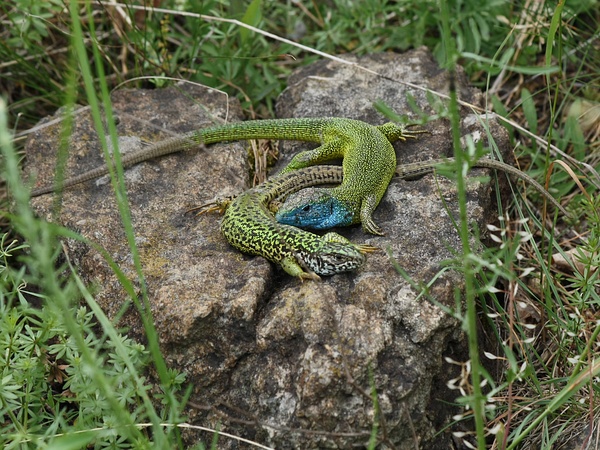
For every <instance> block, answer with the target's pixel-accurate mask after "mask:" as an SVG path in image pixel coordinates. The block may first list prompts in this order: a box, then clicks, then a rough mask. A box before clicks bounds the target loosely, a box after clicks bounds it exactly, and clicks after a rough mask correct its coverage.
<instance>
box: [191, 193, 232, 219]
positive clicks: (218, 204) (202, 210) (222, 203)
mask: <svg viewBox="0 0 600 450" xmlns="http://www.w3.org/2000/svg"><path fill="white" fill-rule="evenodd" d="M234 198H235V197H233V196H230V197H225V198H219V199H216V200H213V201H212V202H209V203H205V204H204V205H199V206H193V207H191V208H189V209H188V210H187V211H186V212H188V213H189V212H192V211H198V212H197V213H196V215H197V216H200V215H202V214H207V213H211V212H215V211H216V212H218V213H219V214H223V213H224V212H225V211H226V210H227V207H228V206H229V205H230V204H231V202H232V201H233V199H234Z"/></svg>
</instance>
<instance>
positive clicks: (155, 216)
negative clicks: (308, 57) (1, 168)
mask: <svg viewBox="0 0 600 450" xmlns="http://www.w3.org/2000/svg"><path fill="white" fill-rule="evenodd" d="M345 58H347V59H352V60H354V61H356V62H357V63H359V64H360V65H363V66H367V67H368V68H369V69H371V70H374V71H377V72H380V73H383V74H385V75H386V76H387V77H388V78H389V79H382V78H379V77H376V76H375V75H372V74H369V73H366V72H364V71H361V70H358V69H357V68H356V67H354V66H345V65H341V64H339V63H335V62H331V61H321V62H318V63H315V64H313V65H311V66H308V67H304V68H301V69H299V70H298V71H297V72H296V73H295V74H294V75H293V76H292V77H290V82H289V87H288V88H287V89H286V90H285V92H284V93H283V94H282V95H281V97H280V99H279V102H278V107H277V111H278V115H279V116H280V117H303V116H313V117H316V116H343V117H349V118H354V119H361V120H365V121H367V122H371V123H374V124H380V123H383V122H384V121H385V119H384V118H383V117H381V116H380V115H379V114H378V113H376V112H375V110H374V109H373V107H372V103H373V102H374V101H376V100H378V99H382V100H384V101H385V102H386V103H387V104H388V105H390V106H391V107H392V108H394V109H395V110H396V111H399V112H408V111H409V108H408V105H407V102H406V98H405V97H406V93H407V92H408V91H410V93H411V94H412V95H413V96H414V97H415V99H416V102H417V103H418V104H419V105H420V107H421V108H423V109H424V110H426V111H429V110H431V108H430V107H429V106H428V104H427V101H426V96H425V94H424V93H423V92H421V91H416V90H412V89H407V88H406V87H405V86H404V85H402V84H399V83H397V82H395V81H392V80H403V81H410V82H413V83H416V84H419V85H421V86H425V87H428V88H430V89H435V90H438V91H442V92H447V84H448V82H447V74H446V73H445V72H444V71H442V70H441V69H440V68H439V67H438V66H437V65H436V64H435V63H434V61H433V59H432V58H431V56H430V55H429V54H428V53H427V52H426V51H425V50H422V49H418V50H415V51H411V52H408V53H405V54H403V55H397V54H392V53H389V54H378V55H372V56H368V57H363V58H354V59H353V58H352V57H350V56H345ZM458 85H459V88H460V95H461V98H462V99H463V100H465V101H469V102H471V103H475V104H478V103H480V94H479V93H478V92H477V91H476V90H474V89H471V88H469V87H468V84H467V82H466V79H465V77H464V76H462V75H461V76H459V79H458ZM113 101H114V108H115V110H116V112H117V113H118V115H119V118H120V123H119V133H120V135H121V136H122V139H123V141H122V142H126V141H127V140H131V137H132V136H133V137H136V138H137V137H139V138H143V139H146V140H149V141H157V140H159V139H163V138H166V137H168V135H167V134H164V133H163V132H157V131H156V128H155V127H158V128H160V129H167V130H169V131H170V132H173V133H183V132H186V131H189V130H192V129H195V128H198V127H202V126H206V125H208V124H209V123H214V118H215V117H218V118H221V119H222V118H223V114H224V113H225V111H226V110H227V108H226V102H225V100H223V98H222V97H220V96H219V95H218V94H217V93H215V92H212V91H208V92H207V91H206V90H204V89H199V88H195V87H190V86H188V85H180V86H177V87H173V88H168V89H164V90H154V91H144V90H121V91H118V92H116V93H115V94H114V96H113ZM240 117H241V113H240V109H239V106H238V105H237V103H236V102H234V101H231V102H230V104H229V120H239V119H240ZM462 124H463V129H464V134H467V133H471V134H477V133H479V134H480V135H481V136H485V132H483V130H482V128H481V127H480V125H479V124H478V123H477V121H475V120H474V119H473V116H472V115H470V112H469V111H467V110H465V111H463V123H462ZM427 129H428V130H429V131H430V133H431V134H429V135H423V136H421V137H419V139H417V140H415V141H411V142H406V143H397V144H396V148H397V150H398V160H399V163H405V162H416V161H422V160H425V159H429V158H438V157H444V156H450V155H451V152H452V145H451V134H450V129H449V124H448V123H447V122H446V121H444V120H439V121H437V122H434V123H430V124H428V125H427ZM492 132H493V135H494V138H495V140H496V143H497V144H498V145H499V146H500V148H501V150H503V151H504V152H507V149H508V140H507V136H506V134H505V133H504V132H503V131H502V129H501V128H500V127H499V126H497V124H492ZM59 133H60V125H52V126H50V127H48V128H45V129H42V130H40V131H39V132H37V133H36V134H35V135H33V136H32V137H31V139H30V141H29V142H28V145H27V150H26V151H27V163H28V168H29V171H33V170H35V171H36V172H37V173H38V174H39V180H40V181H39V182H38V184H39V185H41V184H45V183H44V182H48V181H50V180H51V179H52V174H53V171H54V161H55V153H56V149H57V148H58V139H59ZM70 146H71V147H70V156H69V161H68V170H69V172H70V173H74V172H80V171H83V170H87V169H90V168H93V167H95V166H97V165H99V164H101V163H102V158H101V156H100V147H99V144H98V142H97V138H96V134H95V132H94V130H93V127H92V125H91V121H90V118H89V115H88V114H87V113H83V114H81V115H79V116H78V118H77V120H76V122H75V129H74V131H73V134H72V137H71V143H70ZM303 148H307V146H306V144H298V143H285V144H283V145H281V149H282V155H283V158H282V162H281V163H280V164H281V165H282V164H284V163H285V162H286V161H287V160H289V158H290V157H291V155H292V154H293V153H294V152H296V151H299V150H300V149H303ZM246 160H247V151H246V148H245V146H244V145H243V143H241V144H240V143H229V144H221V145H214V146H210V147H208V148H206V149H203V150H192V151H188V152H185V153H182V154H177V155H172V156H169V157H165V158H162V159H160V160H155V161H149V162H144V163H141V164H139V165H137V166H135V167H133V168H131V169H129V170H127V171H126V184H127V192H128V195H129V204H130V207H131V211H132V221H133V225H134V228H135V232H136V242H137V245H138V248H139V251H140V255H141V261H142V265H143V267H144V274H145V276H146V280H147V284H148V292H149V301H150V304H151V305H152V312H153V314H154V317H155V320H156V326H157V329H158V332H159V335H160V342H161V346H162V349H163V351H164V354H165V356H166V358H167V360H168V362H169V364H170V365H171V366H173V367H176V368H178V369H179V370H183V371H185V372H186V373H187V375H188V380H189V381H190V382H191V383H193V386H194V391H193V395H192V398H191V403H192V404H193V405H194V407H191V408H190V409H189V410H188V412H189V414H190V421H191V422H192V423H194V424H197V425H203V426H213V427H214V426H217V423H220V424H221V425H220V429H221V430H223V431H226V432H229V433H233V434H237V435H240V436H243V437H245V438H248V439H254V440H256V441H258V442H260V443H262V444H264V445H269V446H273V447H277V448H298V449H310V448H350V447H352V446H356V445H358V446H360V445H364V444H366V443H367V442H368V439H369V435H370V433H371V431H372V429H373V426H374V425H373V423H374V417H375V414H374V411H373V402H372V398H371V394H370V392H371V388H372V385H373V386H374V387H375V388H376V391H377V396H378V402H379V405H380V408H381V411H382V417H381V420H380V421H379V432H378V433H379V434H378V435H379V437H380V439H381V440H382V444H381V448H386V447H388V448H391V447H392V446H394V447H395V448H398V449H405V448H406V449H409V448H410V449H413V448H416V447H421V448H449V446H450V443H449V442H450V440H451V438H450V435H449V434H448V432H445V433H441V434H440V435H436V433H437V432H438V431H440V430H442V428H443V427H444V426H445V425H446V423H447V422H448V420H449V417H450V416H451V415H452V414H456V413H457V412H458V411H457V410H456V409H454V408H452V407H451V406H450V404H449V402H452V401H453V400H454V399H455V398H456V396H457V393H455V392H450V391H448V390H447V389H446V387H445V384H446V382H447V381H448V379H450V378H452V377H453V376H455V374H453V373H452V371H453V370H454V367H449V364H448V363H446V362H445V361H444V357H452V358H454V359H456V360H463V361H464V360H465V359H466V358H467V352H466V344H465V339H464V336H463V333H462V332H461V329H460V324H459V323H458V322H457V321H456V320H455V319H453V318H451V317H450V316H448V315H446V314H445V313H443V312H442V311H441V310H440V308H438V307H437V306H435V305H433V304H432V303H430V302H429V301H427V300H426V299H425V297H423V296H419V292H418V291H417V290H415V289H413V288H412V287H411V285H410V284H409V283H408V282H407V281H405V280H404V278H403V277H402V276H400V275H399V274H398V272H397V271H396V270H395V268H394V266H393V264H392V261H391V260H392V259H393V260H394V261H396V262H397V264H399V265H400V266H401V267H402V268H403V269H404V270H405V271H406V272H408V274H409V275H410V276H411V277H413V279H414V281H415V282H416V283H422V284H426V283H428V282H429V281H430V280H431V279H432V278H433V277H434V276H435V275H436V274H437V273H438V272H439V271H440V269H441V268H442V265H441V264H442V262H443V261H444V260H446V259H449V258H451V257H452V253H451V251H452V249H459V248H460V240H459V237H458V233H457V231H456V230H455V228H454V226H453V225H452V221H451V220H450V215H453V216H454V217H456V216H457V211H458V204H457V197H456V189H455V183H454V182H452V181H450V180H447V179H445V178H443V177H436V176H434V175H428V176H425V177H423V178H422V179H420V180H416V181H398V180H395V181H393V182H392V184H391V185H390V188H389V190H388V193H387V194H386V196H385V197H384V200H383V202H382V204H381V205H380V206H379V208H378V210H377V211H376V214H375V220H376V222H377V223H378V224H379V225H381V226H382V227H383V229H384V230H385V232H386V236H383V237H378V236H367V235H365V234H364V233H363V232H362V230H361V229H360V227H353V228H349V229H344V230H340V231H341V233H343V234H345V235H346V236H347V237H349V238H350V239H351V240H353V241H354V242H362V243H368V244H371V245H375V246H378V247H380V248H381V249H383V250H384V251H382V252H380V253H376V254H371V255H369V260H368V262H367V264H366V265H365V266H364V267H363V268H362V269H361V270H359V271H358V272H356V273H351V274H343V275H336V276H334V277H331V278H327V279H324V280H323V281H322V282H318V283H317V282H312V281H310V282H301V281H299V280H297V279H292V278H290V277H289V276H287V275H286V274H285V273H283V272H282V271H281V270H280V269H278V268H276V267H274V266H273V265H271V264H270V263H268V262H267V261H266V260H264V259H262V258H259V257H249V256H246V255H242V254H240V253H238V252H236V251H235V250H233V249H232V248H230V247H229V246H228V245H227V243H226V242H225V240H224V239H223V237H222V236H221V235H220V232H219V217H218V216H216V215H203V216H200V217H196V216H194V215H192V214H189V213H186V210H187V209H188V208H189V207H190V206H192V205H198V204H202V203H205V202H208V201H210V200H212V199H214V198H215V197H221V196H225V195H229V194H232V193H235V192H238V191H240V190H242V189H243V188H245V187H248V184H247V181H248V173H249V168H248V166H247V162H246ZM486 173H487V172H486V171H483V170H477V171H474V174H476V175H485V174H486ZM500 178H502V177H500ZM492 197H493V195H492V189H491V187H490V185H489V184H488V183H482V182H479V181H477V182H473V183H470V184H469V192H468V210H469V217H470V220H471V221H472V222H473V223H474V224H476V225H477V226H478V227H479V229H481V230H484V229H485V228H484V226H485V224H486V223H487V222H489V221H492V219H493V218H494V217H495V216H496V215H497V213H496V212H495V207H494V204H493V201H492ZM442 198H443V200H442ZM32 204H33V205H34V207H35V209H36V211H37V212H38V213H39V214H40V215H41V216H43V217H47V218H49V219H50V218H51V217H52V197H51V196H44V197H40V198H36V199H33V200H32ZM62 205H63V206H62V209H61V211H60V215H59V216H58V220H59V221H60V222H61V223H62V224H64V225H66V226H68V227H70V228H73V229H75V230H77V231H78V232H80V233H81V234H82V235H84V236H86V237H88V238H90V239H93V240H95V241H96V242H98V243H99V244H101V245H102V246H103V247H104V248H106V249H107V251H108V252H109V254H110V255H111V256H112V257H113V258H114V259H115V260H116V262H117V263H118V264H119V265H120V266H121V267H122V268H123V270H124V271H125V273H126V274H127V275H128V276H130V277H132V278H135V271H134V267H133V264H132V256H131V251H130V249H129V247H128V245H127V242H126V239H125V236H124V232H123V231H122V230H123V227H122V225H121V219H120V217H119V214H118V211H117V208H116V206H115V201H114V198H113V195H112V190H111V187H110V184H107V183H104V184H102V183H98V182H89V183H85V184H83V185H81V186H78V187H74V188H72V189H70V190H68V191H66V192H65V194H64V200H63V203H62ZM65 245H66V248H67V252H68V254H69V257H70V258H71V260H73V261H74V263H75V265H76V266H77V267H78V268H79V270H80V272H81V274H82V276H83V277H84V279H85V281H87V282H88V283H94V284H95V285H97V286H98V294H97V297H96V298H97V300H98V302H99V303H100V304H101V305H102V307H103V308H104V309H105V310H106V311H107V312H108V314H109V315H111V316H114V315H115V314H117V313H118V311H119V310H120V308H121V307H122V306H123V305H124V304H125V303H126V301H127V297H126V295H125V293H124V291H123V289H122V288H121V287H120V286H119V283H118V281H117V279H116V277H115V275H114V274H113V273H112V271H111V270H110V268H109V266H108V264H107V263H106V262H105V261H104V260H103V259H102V258H101V257H100V255H99V254H98V253H97V252H95V251H93V250H91V249H89V248H87V247H85V246H84V245H82V244H80V243H77V242H71V241H67V242H66V243H65ZM462 284H463V283H462V279H461V277H460V276H459V274H457V273H455V272H453V271H449V270H448V271H445V272H444V273H443V275H441V276H439V277H437V278H436V280H435V282H434V283H433V284H432V286H431V287H430V289H429V292H428V295H429V296H430V297H432V298H434V299H436V300H437V301H438V302H440V303H441V304H444V305H448V306H453V305H454V302H455V300H454V298H455V292H456V290H457V289H459V290H460V289H461V286H462ZM120 325H123V326H128V327H130V330H131V331H130V332H131V334H132V335H133V336H136V337H137V338H139V339H142V340H143V333H142V331H141V326H140V323H139V320H138V316H137V313H136V312H135V311H133V309H132V308H130V309H129V311H128V312H127V313H126V314H125V315H124V317H123V319H122V322H121V323H120ZM384 430H385V431H384ZM185 436H186V439H187V440H188V442H193V441H194V440H195V439H199V438H200V437H202V438H204V439H207V436H206V435H196V434H195V433H194V432H191V431H189V432H186V433H185ZM415 440H416V442H415ZM219 446H220V448H243V447H244V446H242V445H240V444H238V443H236V442H235V441H231V440H227V439H225V438H221V439H220V441H219Z"/></svg>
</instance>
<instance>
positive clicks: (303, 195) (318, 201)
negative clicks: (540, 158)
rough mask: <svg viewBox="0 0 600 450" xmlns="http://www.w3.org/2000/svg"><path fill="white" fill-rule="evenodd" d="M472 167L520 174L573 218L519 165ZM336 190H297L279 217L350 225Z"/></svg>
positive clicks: (489, 162)
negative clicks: (517, 166) (518, 166)
mask: <svg viewBox="0 0 600 450" xmlns="http://www.w3.org/2000/svg"><path fill="white" fill-rule="evenodd" d="M453 162H454V158H448V159H434V160H430V161H422V162H417V163H412V164H404V165H399V166H398V167H397V169H396V174H397V175H399V176H400V177H401V178H405V179H407V178H414V177H417V176H421V175H425V174H427V173H431V172H434V171H435V169H436V167H437V166H439V165H441V164H444V163H453ZM472 166H473V167H483V168H487V169H495V170H500V171H502V172H505V173H507V174H510V175H514V176H516V177H517V178H519V179H521V180H523V181H525V182H526V183H528V184H530V185H531V186H533V187H534V188H535V189H536V190H537V191H538V192H539V193H540V194H541V195H542V196H544V197H545V198H546V199H547V200H548V201H549V202H550V203H551V204H552V205H553V206H554V207H555V208H557V209H558V210H559V211H560V212H561V213H562V214H564V215H565V216H566V217H569V213H568V212H567V211H566V210H565V208H563V207H562V205H561V204H560V203H559V202H558V201H557V200H556V199H555V198H554V197H552V195H550V193H549V192H548V191H547V190H546V189H544V188H543V187H542V185H540V184H539V183H538V182H537V181H535V180H534V179H533V178H531V177H530V176H529V175H527V174H526V173H523V172H521V171H520V170H519V169H517V168H516V167H513V166H511V165H509V164H506V163H503V162H501V161H496V160H493V159H488V158H481V159H479V160H477V161H475V162H474V163H473V164H472ZM334 191H335V188H334V189H327V188H319V187H312V188H307V189H303V190H301V191H299V192H296V193H294V194H292V195H290V196H289V197H287V199H285V201H283V202H278V203H277V205H276V206H277V213H276V215H275V218H276V220H277V221H279V222H281V223H282V224H287V225H293V226H297V227H301V228H308V229H315V230H326V229H329V228H333V227H335V226H347V225H351V224H352V223H355V222H353V221H352V218H353V216H352V212H351V211H350V212H349V211H348V209H347V207H346V205H345V204H342V203H341V202H340V201H339V196H337V195H335V193H334Z"/></svg>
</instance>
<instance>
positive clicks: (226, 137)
mask: <svg viewBox="0 0 600 450" xmlns="http://www.w3.org/2000/svg"><path fill="white" fill-rule="evenodd" d="M415 133H416V132H409V131H406V130H405V128H402V127H400V126H398V125H395V124H393V123H387V124H385V125H381V126H379V127H375V126H373V125H369V124H367V123H365V122H361V121H358V120H352V119H343V118H335V117H331V118H300V119H272V120H253V121H246V122H237V123H231V124H227V125H221V126H215V127H209V128H202V129H199V130H195V131H192V132H189V133H186V134H183V135H181V136H176V137H173V138H170V139H166V140H164V141H160V142H157V143H155V144H153V145H150V146H149V147H145V148H142V149H140V150H137V151H135V152H132V153H128V154H125V155H123V157H122V159H121V162H122V164H123V167H129V166H132V165H134V164H137V163H140V162H142V161H146V160H148V159H153V158H157V157H160V156H164V155H168V154H171V153H176V152H179V151H183V150H188V149H191V148H194V147H197V146H198V145H200V144H214V143H217V142H224V141H234V140H242V139H289V140H298V141H307V142H315V143H318V144H321V145H320V146H319V147H318V148H316V149H314V150H309V151H306V152H302V153H299V154H298V155H296V156H295V157H294V158H293V160H292V161H291V162H290V165H288V167H287V168H286V169H284V171H290V170H293V169H297V168H300V167H306V166H308V165H311V164H315V163H317V162H324V161H326V160H328V159H335V158H341V157H344V171H345V173H346V174H347V175H346V177H345V179H344V182H343V189H342V196H341V198H342V199H344V198H346V197H349V198H352V199H353V201H356V202H358V204H361V202H362V204H363V205H362V206H360V208H361V211H360V212H361V218H363V223H364V224H365V228H366V229H368V230H370V231H377V229H378V228H377V226H376V225H375V224H373V223H372V219H371V215H372V213H373V211H374V209H375V207H376V206H377V204H378V203H379V200H381V197H382V196H383V194H384V193H385V190H386V189H387V185H388V184H389V181H390V179H391V177H392V175H393V173H394V167H395V166H396V155H395V153H394V149H393V148H392V146H391V144H390V140H397V139H405V138H407V137H414V136H415ZM386 137H387V139H386ZM108 172H109V170H108V166H107V165H103V166H100V167H97V168H95V169H92V170H90V171H87V172H84V173H82V174H79V175H77V176H74V177H71V178H67V179H66V180H64V181H63V182H62V184H61V185H60V189H64V188H67V187H70V186H73V185H76V184H79V183H83V182H85V181H89V180H92V179H95V178H98V177H100V176H102V175H106V174H107V173H108ZM56 188H57V187H56V186H53V185H51V186H45V187H41V188H38V189H34V190H33V191H32V192H31V196H32V197H36V196H39V195H43V194H47V193H50V192H53V191H55V190H56Z"/></svg>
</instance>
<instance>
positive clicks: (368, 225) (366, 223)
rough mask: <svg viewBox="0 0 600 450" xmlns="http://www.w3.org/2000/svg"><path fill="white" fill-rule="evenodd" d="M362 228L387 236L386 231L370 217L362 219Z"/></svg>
mask: <svg viewBox="0 0 600 450" xmlns="http://www.w3.org/2000/svg"><path fill="white" fill-rule="evenodd" d="M362 228H363V230H364V231H365V232H367V233H370V234H374V235H376V236H385V233H384V232H383V230H382V229H381V227H380V226H379V225H377V224H376V223H375V222H374V221H373V219H371V218H368V219H364V220H363V221H362Z"/></svg>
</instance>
